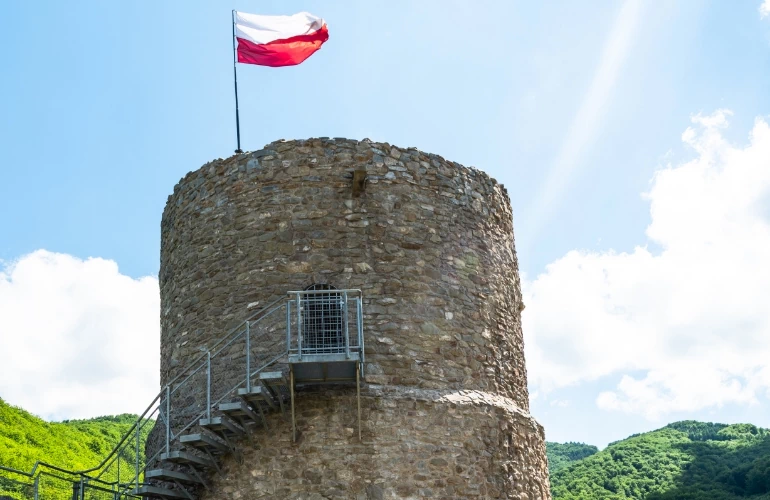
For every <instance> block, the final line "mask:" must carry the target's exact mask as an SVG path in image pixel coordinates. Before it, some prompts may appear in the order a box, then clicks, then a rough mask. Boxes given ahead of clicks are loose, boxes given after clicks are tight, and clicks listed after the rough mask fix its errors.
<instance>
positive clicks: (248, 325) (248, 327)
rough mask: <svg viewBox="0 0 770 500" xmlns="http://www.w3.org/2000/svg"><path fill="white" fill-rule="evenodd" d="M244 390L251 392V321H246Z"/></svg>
mask: <svg viewBox="0 0 770 500" xmlns="http://www.w3.org/2000/svg"><path fill="white" fill-rule="evenodd" d="M246 392H251V322H250V321H248V320H247V321H246Z"/></svg>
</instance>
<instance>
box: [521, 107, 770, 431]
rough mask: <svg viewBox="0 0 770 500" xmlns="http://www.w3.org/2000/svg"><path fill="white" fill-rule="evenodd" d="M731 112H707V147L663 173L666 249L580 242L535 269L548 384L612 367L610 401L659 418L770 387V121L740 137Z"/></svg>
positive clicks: (592, 376)
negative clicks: (582, 246) (586, 247)
mask: <svg viewBox="0 0 770 500" xmlns="http://www.w3.org/2000/svg"><path fill="white" fill-rule="evenodd" d="M730 114H731V113H730V112H729V111H727V110H719V111H717V112H715V113H714V114H712V115H708V116H703V115H697V116H695V117H693V120H692V121H693V126H691V127H690V128H688V129H687V130H686V131H685V132H684V134H683V135H682V140H683V142H684V143H685V144H686V145H687V146H688V147H689V148H691V149H692V151H693V152H694V154H693V159H692V160H690V161H686V162H684V163H681V164H677V165H668V166H667V167H666V168H663V169H661V170H659V171H657V172H656V173H655V176H654V178H653V180H652V184H651V189H650V191H649V192H648V193H646V194H645V198H646V199H647V200H648V201H649V203H650V217H651V222H650V224H649V226H648V227H647V231H646V236H647V238H648V242H654V243H655V244H657V246H658V249H656V250H652V249H650V248H648V247H647V246H646V245H645V246H639V247H637V248H635V249H634V250H633V251H632V252H628V253H619V252H614V251H606V252H599V253H596V252H588V251H577V250H576V251H571V252H569V253H568V254H566V255H565V256H564V257H562V258H560V259H558V260H557V261H555V262H553V263H551V264H550V265H549V266H547V268H546V271H545V272H544V273H543V274H541V275H540V276H537V277H536V279H534V280H532V281H527V280H524V292H525V301H526V304H527V308H526V310H525V311H524V319H523V320H524V329H525V330H524V331H525V333H526V335H527V361H528V365H529V372H530V382H531V383H532V384H533V385H534V387H535V388H536V389H538V390H539V391H540V392H546V393H547V392H548V391H551V390H554V389H557V388H561V387H567V386H571V385H576V384H579V383H582V382H586V381H591V380H597V379H599V378H601V377H608V376H612V377H615V380H617V381H618V382H617V386H616V387H615V389H614V390H612V391H607V392H603V393H601V394H599V395H598V397H597V404H598V405H599V407H601V408H604V409H609V410H619V411H625V412H629V413H636V414H643V415H646V416H647V417H648V418H650V419H657V418H660V417H661V416H663V415H665V414H667V413H671V412H677V411H694V410H699V409H703V408H708V407H719V406H721V405H724V404H727V403H739V404H753V403H755V402H756V401H757V398H758V397H759V396H761V395H765V394H767V392H768V389H769V388H770V361H769V360H770V308H769V307H768V304H770V286H768V283H770V265H768V259H770V126H768V123H767V122H766V121H765V120H763V119H757V120H756V121H755V123H754V126H753V129H752V131H751V135H750V138H749V141H748V143H747V144H746V145H742V146H740V145H734V144H731V143H729V142H728V141H727V140H726V139H725V137H724V135H723V131H724V128H725V127H726V126H727V123H728V118H729V116H730ZM640 236H641V235H640ZM640 239H641V238H640Z"/></svg>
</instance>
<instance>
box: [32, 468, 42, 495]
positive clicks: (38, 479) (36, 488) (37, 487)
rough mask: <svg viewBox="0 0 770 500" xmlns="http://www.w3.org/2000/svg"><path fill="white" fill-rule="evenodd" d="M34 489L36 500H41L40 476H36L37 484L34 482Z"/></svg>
mask: <svg viewBox="0 0 770 500" xmlns="http://www.w3.org/2000/svg"><path fill="white" fill-rule="evenodd" d="M32 488H33V491H32V494H33V495H34V497H35V500H38V499H39V498H40V492H39V488H40V474H38V475H37V476H35V482H34V486H32Z"/></svg>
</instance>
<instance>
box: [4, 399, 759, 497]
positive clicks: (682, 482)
mask: <svg viewBox="0 0 770 500" xmlns="http://www.w3.org/2000/svg"><path fill="white" fill-rule="evenodd" d="M135 418H136V417H135V416H134V415H118V416H113V417H99V418H94V419H89V420H70V421H65V422H59V423H50V422H45V421H43V420H41V419H39V418H37V417H35V416H34V415H31V414H30V413H28V412H26V411H24V410H22V409H20V408H16V407H13V406H10V405H8V404H7V403H5V402H4V401H3V400H2V399H0V465H4V466H6V467H13V468H16V469H21V470H24V471H29V470H30V468H31V467H32V465H33V464H34V463H35V461H36V460H45V461H48V462H50V463H53V464H56V465H58V466H60V467H63V468H67V469H85V468H89V467H92V466H94V465H96V464H98V463H99V461H100V460H101V459H102V458H103V457H104V456H105V455H106V454H107V453H109V451H110V450H111V449H112V448H113V447H114V446H115V444H117V442H118V441H119V440H120V438H121V437H122V436H123V434H124V433H125V432H126V431H127V430H128V429H129V428H130V427H131V425H132V423H133V422H134V419H135ZM149 427H150V426H147V428H148V429H149ZM145 437H146V436H145ZM548 460H549V468H550V470H551V490H552V492H553V498H554V500H576V499H591V500H593V499H612V500H622V499H640V500H641V499H644V500H702V499H708V500H738V499H757V500H758V499H768V500H770V431H768V430H767V429H762V428H758V427H755V426H753V425H750V424H738V425H724V424H713V423H702V422H694V421H685V422H676V423H673V424H670V425H667V426H666V427H663V428H662V429H658V430H656V431H652V432H647V433H644V434H638V435H634V436H631V437H629V438H627V439H624V440H622V441H618V442H615V443H612V444H610V445H609V446H608V447H607V448H606V449H604V450H602V451H598V450H597V448H596V447H595V446H590V445H586V444H582V443H563V444H560V443H548ZM9 477H11V476H9V475H7V474H0V497H2V496H3V495H4V494H10V495H11V497H12V498H22V495H19V494H18V492H16V493H14V492H13V491H12V490H10V489H9V488H11V487H12V486H13V485H11V484H10V483H9V482H8V481H7V479H8V478H9ZM19 479H22V478H19ZM66 493H67V492H66V491H62V495H63V496H62V498H65V497H66Z"/></svg>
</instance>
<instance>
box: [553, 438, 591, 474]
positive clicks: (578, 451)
mask: <svg viewBox="0 0 770 500" xmlns="http://www.w3.org/2000/svg"><path fill="white" fill-rule="evenodd" d="M598 452H599V448H597V447H596V446H592V445H590V444H584V443H572V442H570V443H550V442H548V443H546V453H547V454H548V471H549V472H550V473H551V474H553V473H554V472H556V471H559V470H561V469H563V468H565V467H567V466H568V465H571V464H572V463H573V462H576V461H578V460H582V459H584V458H586V457H590V456H591V455H594V454H596V453H598Z"/></svg>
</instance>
